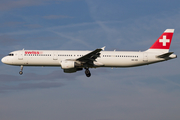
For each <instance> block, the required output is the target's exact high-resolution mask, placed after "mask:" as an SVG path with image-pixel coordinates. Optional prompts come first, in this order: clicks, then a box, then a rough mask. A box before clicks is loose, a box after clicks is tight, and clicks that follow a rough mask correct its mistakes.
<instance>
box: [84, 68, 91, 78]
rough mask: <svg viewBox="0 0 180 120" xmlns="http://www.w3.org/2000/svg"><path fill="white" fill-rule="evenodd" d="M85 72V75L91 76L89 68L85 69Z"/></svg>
mask: <svg viewBox="0 0 180 120" xmlns="http://www.w3.org/2000/svg"><path fill="white" fill-rule="evenodd" d="M85 74H86V76H87V77H90V76H91V73H90V71H89V69H86V70H85Z"/></svg>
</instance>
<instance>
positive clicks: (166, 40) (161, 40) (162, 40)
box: [159, 35, 170, 46]
mask: <svg viewBox="0 0 180 120" xmlns="http://www.w3.org/2000/svg"><path fill="white" fill-rule="evenodd" d="M159 42H162V43H163V46H166V43H169V42H170V39H166V36H165V35H164V36H163V39H159Z"/></svg>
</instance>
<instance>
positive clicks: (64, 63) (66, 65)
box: [61, 60, 75, 69]
mask: <svg viewBox="0 0 180 120" xmlns="http://www.w3.org/2000/svg"><path fill="white" fill-rule="evenodd" d="M61 68H62V69H71V68H75V62H74V61H68V60H63V61H61Z"/></svg>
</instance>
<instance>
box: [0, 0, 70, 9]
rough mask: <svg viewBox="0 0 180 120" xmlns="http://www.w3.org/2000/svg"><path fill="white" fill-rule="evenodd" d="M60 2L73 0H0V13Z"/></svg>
mask: <svg viewBox="0 0 180 120" xmlns="http://www.w3.org/2000/svg"><path fill="white" fill-rule="evenodd" d="M61 1H73V0H1V1H0V11H4V10H11V9H15V8H22V7H27V6H36V5H46V4H50V3H52V2H55V3H56V4H58V3H59V2H61Z"/></svg>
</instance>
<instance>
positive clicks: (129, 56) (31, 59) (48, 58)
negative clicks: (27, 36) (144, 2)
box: [2, 50, 176, 68]
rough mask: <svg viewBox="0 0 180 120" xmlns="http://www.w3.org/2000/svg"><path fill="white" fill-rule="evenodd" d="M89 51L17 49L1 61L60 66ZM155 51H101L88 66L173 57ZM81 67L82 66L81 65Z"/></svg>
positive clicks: (132, 63)
mask: <svg viewBox="0 0 180 120" xmlns="http://www.w3.org/2000/svg"><path fill="white" fill-rule="evenodd" d="M89 52H91V51H59V50H19V51H14V52H11V53H10V54H9V56H6V57H4V58H3V59H2V62H3V63H5V64H9V65H17V66H21V65H23V66H61V61H63V60H75V59H77V58H79V57H82V56H84V55H86V54H88V53H89ZM160 54H162V53H157V52H146V51H145V52H130V51H122V52H121V51H101V54H100V57H98V58H97V59H96V61H94V65H95V66H89V67H134V66H141V65H146V64H151V63H156V62H161V61H164V60H168V59H172V58H175V57H176V56H175V55H174V54H172V55H171V57H169V58H168V59H164V58H158V57H157V55H160ZM82 68H83V66H82Z"/></svg>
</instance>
